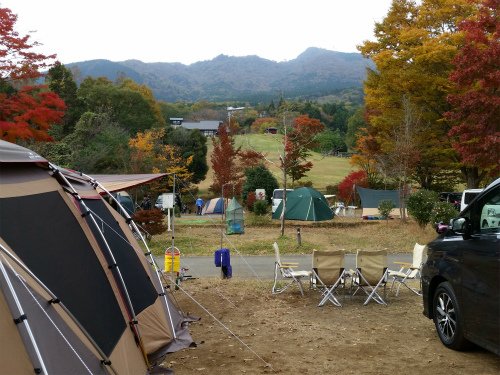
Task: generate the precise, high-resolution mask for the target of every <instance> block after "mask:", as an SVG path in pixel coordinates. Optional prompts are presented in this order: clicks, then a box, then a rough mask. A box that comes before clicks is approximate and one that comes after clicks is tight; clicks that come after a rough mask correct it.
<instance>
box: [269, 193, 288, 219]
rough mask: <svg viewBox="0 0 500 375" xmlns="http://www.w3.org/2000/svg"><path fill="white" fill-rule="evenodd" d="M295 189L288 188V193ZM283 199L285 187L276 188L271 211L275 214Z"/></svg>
mask: <svg viewBox="0 0 500 375" xmlns="http://www.w3.org/2000/svg"><path fill="white" fill-rule="evenodd" d="M292 191H293V189H286V192H287V194H288V193H290V192H292ZM282 200H283V189H274V190H273V196H272V198H271V211H272V213H273V214H274V212H275V211H276V209H277V208H278V206H279V205H280V203H281V201H282Z"/></svg>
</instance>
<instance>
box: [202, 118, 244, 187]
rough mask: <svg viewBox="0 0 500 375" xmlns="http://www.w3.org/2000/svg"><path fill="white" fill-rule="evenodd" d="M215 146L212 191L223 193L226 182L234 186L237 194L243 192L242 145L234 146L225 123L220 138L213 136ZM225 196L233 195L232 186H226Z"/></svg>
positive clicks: (220, 130)
mask: <svg viewBox="0 0 500 375" xmlns="http://www.w3.org/2000/svg"><path fill="white" fill-rule="evenodd" d="M212 144H213V146H214V149H213V152H212V158H211V161H212V169H213V171H214V178H213V183H212V185H210V188H209V189H210V191H212V192H213V193H215V194H218V195H219V194H221V193H222V188H223V186H224V185H226V184H232V185H233V186H234V192H235V193H236V194H240V193H241V185H242V184H243V165H242V163H241V162H240V159H241V146H240V147H237V148H235V147H234V139H233V137H231V136H230V135H229V134H228V132H227V129H226V126H225V125H222V126H220V127H219V134H218V138H215V137H214V138H212ZM224 192H225V193H226V192H227V194H224V195H225V196H231V195H232V192H233V190H232V189H231V188H230V186H227V187H224Z"/></svg>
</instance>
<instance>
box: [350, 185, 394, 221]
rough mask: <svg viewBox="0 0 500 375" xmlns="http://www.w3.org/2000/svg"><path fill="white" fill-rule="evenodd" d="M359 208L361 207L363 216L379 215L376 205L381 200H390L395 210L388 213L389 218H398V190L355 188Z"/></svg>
mask: <svg viewBox="0 0 500 375" xmlns="http://www.w3.org/2000/svg"><path fill="white" fill-rule="evenodd" d="M356 190H357V191H358V194H359V197H360V198H361V206H362V207H363V213H362V215H363V216H376V215H380V213H379V211H378V204H379V202H380V201H383V200H391V201H392V203H394V206H395V208H394V209H393V210H392V211H391V212H390V215H391V216H399V215H400V212H399V190H374V189H367V188H362V187H359V186H356Z"/></svg>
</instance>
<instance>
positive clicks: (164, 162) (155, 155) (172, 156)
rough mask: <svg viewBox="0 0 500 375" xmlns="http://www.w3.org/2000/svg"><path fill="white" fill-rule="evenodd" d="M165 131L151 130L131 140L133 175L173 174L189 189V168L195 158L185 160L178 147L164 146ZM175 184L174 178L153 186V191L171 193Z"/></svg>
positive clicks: (190, 176)
mask: <svg viewBox="0 0 500 375" xmlns="http://www.w3.org/2000/svg"><path fill="white" fill-rule="evenodd" d="M164 134H165V130H164V129H160V130H150V131H147V132H144V133H137V137H135V138H132V139H130V142H129V146H130V148H131V150H132V152H131V161H130V166H131V167H132V172H133V173H172V174H175V175H177V177H178V178H179V179H180V180H182V181H183V182H184V188H187V187H189V183H190V181H191V178H192V175H193V174H192V173H191V172H189V170H188V167H189V165H190V164H191V163H192V160H193V157H192V156H191V157H189V158H188V159H187V160H184V159H183V158H182V156H181V154H180V149H179V148H178V147H177V146H170V145H165V144H163V142H162V141H161V140H162V137H163V136H164ZM172 184H173V177H171V178H169V179H165V180H161V181H159V182H155V183H153V184H152V185H151V190H154V191H156V192H158V193H162V192H166V191H169V186H172Z"/></svg>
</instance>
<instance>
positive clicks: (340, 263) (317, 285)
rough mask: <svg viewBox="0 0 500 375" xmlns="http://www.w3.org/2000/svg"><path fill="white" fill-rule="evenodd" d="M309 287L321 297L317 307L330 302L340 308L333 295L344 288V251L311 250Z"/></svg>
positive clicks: (340, 305)
mask: <svg viewBox="0 0 500 375" xmlns="http://www.w3.org/2000/svg"><path fill="white" fill-rule="evenodd" d="M311 286H312V288H313V289H316V290H317V291H319V292H320V293H321V295H322V296H323V299H322V300H321V302H320V303H319V304H318V306H323V305H324V304H325V303H326V302H327V301H330V302H331V303H333V304H334V305H335V306H339V307H342V304H341V303H340V302H339V300H338V299H337V298H336V297H335V295H334V293H336V292H337V289H339V288H344V287H345V252H344V250H326V251H318V250H316V249H314V250H313V258H312V272H311Z"/></svg>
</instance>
